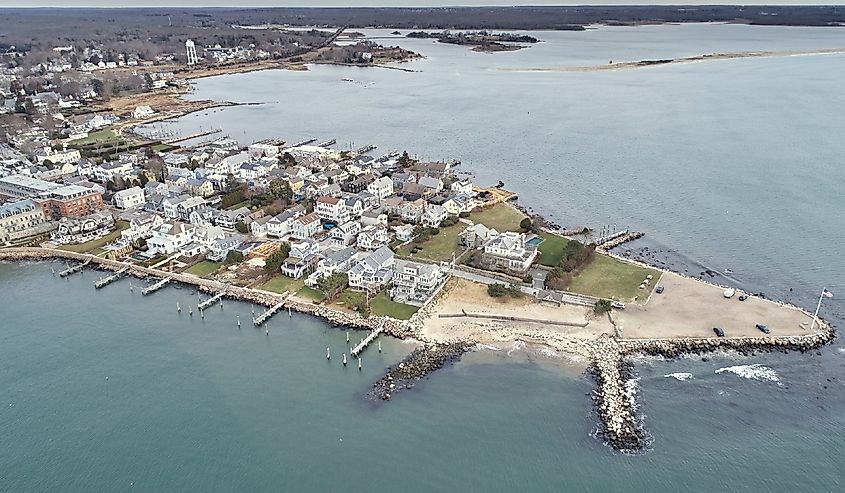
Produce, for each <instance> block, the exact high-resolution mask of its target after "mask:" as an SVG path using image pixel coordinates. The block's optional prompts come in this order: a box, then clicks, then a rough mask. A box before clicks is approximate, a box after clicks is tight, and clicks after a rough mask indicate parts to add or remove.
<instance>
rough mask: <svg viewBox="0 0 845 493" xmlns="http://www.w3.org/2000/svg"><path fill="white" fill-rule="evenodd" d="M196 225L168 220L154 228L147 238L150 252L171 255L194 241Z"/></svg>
mask: <svg viewBox="0 0 845 493" xmlns="http://www.w3.org/2000/svg"><path fill="white" fill-rule="evenodd" d="M195 227H196V226H193V225H190V224H186V223H183V222H180V221H167V222H165V223H163V224H162V225H161V226H159V227H158V228H156V229H154V230H153V233H152V236H150V238H149V239H148V240H147V246H148V247H149V253H151V254H153V255H155V254H165V255H171V254H173V253H176V252H177V251H178V250H179V249H180V248H181V247H183V246H185V245H187V244H188V243H191V242H192V241H193V231H194V228H195Z"/></svg>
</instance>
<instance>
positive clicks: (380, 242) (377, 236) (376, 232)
mask: <svg viewBox="0 0 845 493" xmlns="http://www.w3.org/2000/svg"><path fill="white" fill-rule="evenodd" d="M389 243H390V233H388V232H387V228H385V227H384V226H368V227H367V228H365V229H363V230H361V232H360V233H358V241H357V245H358V248H360V249H362V250H377V249H379V248H381V247H384V246H387V245H388V244H389Z"/></svg>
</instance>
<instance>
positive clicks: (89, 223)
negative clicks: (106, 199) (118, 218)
mask: <svg viewBox="0 0 845 493" xmlns="http://www.w3.org/2000/svg"><path fill="white" fill-rule="evenodd" d="M113 229H114V216H112V215H111V213H110V212H106V211H102V212H95V213H93V214H88V215H86V216H82V217H63V218H61V219H60V220H59V226H58V228H56V231H55V232H54V233H53V234H52V240H53V241H54V242H55V243H58V244H61V245H63V244H71V243H85V242H86V241H92V240H96V239H98V238H102V237H103V236H106V235H107V234H109V233H110V232H111V231H112V230H113Z"/></svg>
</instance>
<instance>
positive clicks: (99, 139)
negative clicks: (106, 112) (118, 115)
mask: <svg viewBox="0 0 845 493" xmlns="http://www.w3.org/2000/svg"><path fill="white" fill-rule="evenodd" d="M118 140H120V137H119V136H118V135H117V133H115V131H114V130H112V129H110V128H104V129H102V130H97V131H96V132H91V133H89V134H88V137H85V138H84V139H76V140H71V141H70V142H68V144H69V145H70V146H72V147H80V146H86V145H91V144H114V143H115V142H117V141H118Z"/></svg>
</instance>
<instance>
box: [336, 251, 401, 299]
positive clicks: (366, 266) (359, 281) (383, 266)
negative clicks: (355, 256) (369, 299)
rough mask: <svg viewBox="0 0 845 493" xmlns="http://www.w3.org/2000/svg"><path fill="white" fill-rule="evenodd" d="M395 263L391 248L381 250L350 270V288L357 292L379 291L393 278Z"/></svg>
mask: <svg viewBox="0 0 845 493" xmlns="http://www.w3.org/2000/svg"><path fill="white" fill-rule="evenodd" d="M394 263H395V259H394V256H393V252H392V251H391V250H390V248H387V247H386V246H385V247H381V248H379V249H378V250H376V251H374V252H372V253H370V254H369V255H367V256H366V257H364V258H363V259H362V260H361V261H359V262H358V263H357V264H355V265H354V266H353V267H352V268H351V269H349V272H348V275H349V287H350V288H352V289H354V290H357V291H370V292H377V291H379V290H380V289H381V288H382V287H383V286H385V285H386V284H387V283H389V282H390V281H391V279H392V278H393V265H394Z"/></svg>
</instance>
